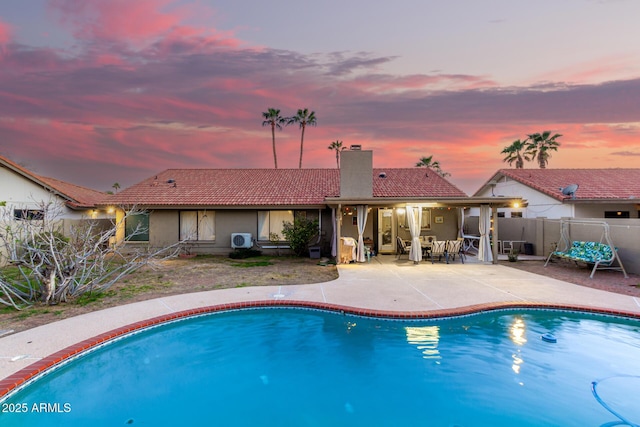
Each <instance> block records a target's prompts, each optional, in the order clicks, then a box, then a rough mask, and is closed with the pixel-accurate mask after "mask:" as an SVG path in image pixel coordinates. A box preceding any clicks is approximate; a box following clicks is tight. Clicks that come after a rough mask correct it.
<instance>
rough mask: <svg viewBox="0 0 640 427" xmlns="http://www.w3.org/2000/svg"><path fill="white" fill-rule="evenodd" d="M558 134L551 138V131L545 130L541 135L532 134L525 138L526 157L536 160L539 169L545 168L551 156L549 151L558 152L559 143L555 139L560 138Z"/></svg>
mask: <svg viewBox="0 0 640 427" xmlns="http://www.w3.org/2000/svg"><path fill="white" fill-rule="evenodd" d="M561 136H562V135H560V134H559V133H556V134H555V135H553V136H551V131H549V130H545V131H544V132H542V133H534V134H531V135H529V137H528V138H527V141H528V142H527V151H526V152H525V153H526V154H527V155H529V156H531V160H533V159H537V160H538V165H539V166H540V169H544V168H546V167H547V163H549V158H550V157H551V154H550V153H549V151H552V150H553V151H558V147H559V146H560V143H559V142H558V141H556V138H559V137H561Z"/></svg>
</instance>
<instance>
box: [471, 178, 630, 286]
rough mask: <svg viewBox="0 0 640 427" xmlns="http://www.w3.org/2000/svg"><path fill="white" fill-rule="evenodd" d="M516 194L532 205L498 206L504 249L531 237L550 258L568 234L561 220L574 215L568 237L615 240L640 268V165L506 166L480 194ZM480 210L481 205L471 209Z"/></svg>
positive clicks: (536, 248) (539, 252) (498, 196)
mask: <svg viewBox="0 0 640 427" xmlns="http://www.w3.org/2000/svg"><path fill="white" fill-rule="evenodd" d="M515 196H521V197H522V198H524V199H526V200H527V205H526V206H522V205H521V206H518V207H514V206H504V207H502V208H499V209H498V220H497V221H496V224H497V225H498V228H499V230H500V236H501V239H502V242H503V244H500V242H498V247H499V248H501V250H502V251H503V252H505V251H506V250H510V249H511V248H514V249H522V247H524V243H522V244H520V243H517V242H527V243H529V244H531V245H532V250H533V252H534V254H536V255H540V256H545V257H546V256H547V255H548V254H549V253H550V252H552V251H553V250H554V249H555V247H556V245H557V244H558V242H560V241H561V240H562V239H563V236H562V232H561V229H562V225H561V222H562V221H564V222H566V221H567V220H569V221H570V224H571V225H570V227H568V229H569V230H570V236H565V237H564V238H566V237H568V238H569V239H570V240H571V241H596V242H604V243H607V242H612V245H613V246H615V247H616V248H617V249H618V255H619V256H620V259H621V260H622V261H623V263H624V265H625V267H626V269H627V271H629V272H631V273H635V274H639V273H640V246H638V239H640V169H501V170H499V171H497V172H496V173H495V174H494V175H493V176H492V177H491V178H490V179H489V180H488V181H487V182H485V183H484V184H483V185H482V187H480V189H479V190H478V191H477V192H476V193H475V194H474V197H493V198H496V199H501V198H511V197H515ZM474 215H476V216H477V215H478V213H477V209H470V214H469V217H473V216H474ZM469 223H473V218H470V220H469ZM504 242H508V243H507V244H504ZM514 244H515V246H514Z"/></svg>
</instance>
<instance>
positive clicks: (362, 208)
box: [356, 205, 369, 262]
mask: <svg viewBox="0 0 640 427" xmlns="http://www.w3.org/2000/svg"><path fill="white" fill-rule="evenodd" d="M356 209H357V210H358V257H357V259H356V261H358V262H365V261H366V260H367V257H366V256H365V254H364V238H363V237H362V236H363V235H364V228H365V226H366V225H367V210H368V209H369V205H358V206H357V207H356Z"/></svg>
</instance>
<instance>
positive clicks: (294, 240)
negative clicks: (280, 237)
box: [282, 216, 318, 256]
mask: <svg viewBox="0 0 640 427" xmlns="http://www.w3.org/2000/svg"><path fill="white" fill-rule="evenodd" d="M282 226H283V228H282V234H284V237H285V238H286V239H287V241H288V242H289V246H290V247H291V250H292V251H293V253H294V254H296V255H297V256H308V255H309V253H308V252H307V251H308V249H309V242H310V241H311V239H312V238H313V237H314V236H317V235H318V221H317V220H313V221H312V220H310V219H307V218H305V217H303V216H296V217H295V218H294V219H293V223H290V222H286V221H285V222H284V223H283V225H282Z"/></svg>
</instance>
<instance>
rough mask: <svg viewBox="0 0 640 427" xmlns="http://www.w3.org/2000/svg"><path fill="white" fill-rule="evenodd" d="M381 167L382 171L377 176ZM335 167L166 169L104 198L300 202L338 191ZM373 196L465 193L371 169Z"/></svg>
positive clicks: (420, 176) (417, 173)
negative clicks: (381, 176) (382, 175)
mask: <svg viewBox="0 0 640 427" xmlns="http://www.w3.org/2000/svg"><path fill="white" fill-rule="evenodd" d="M382 172H384V173H385V174H386V175H387V177H386V178H380V177H379V174H380V173H382ZM339 193H340V173H339V171H338V169H168V170H165V171H164V172H161V173H159V174H158V175H156V176H152V177H150V178H148V179H146V180H144V181H142V182H140V183H138V184H135V185H133V186H131V187H129V188H126V189H124V190H122V191H120V192H119V193H118V194H115V195H113V196H110V197H109V198H108V199H105V203H111V204H123V205H134V204H135V205H140V206H301V205H307V206H309V205H314V206H321V205H324V204H326V202H325V198H327V197H338V196H339V195H340V194H339ZM373 196H374V197H466V196H467V195H466V194H465V193H464V192H462V191H461V190H459V189H458V188H457V187H455V186H454V185H453V184H451V183H449V182H448V181H447V180H445V179H443V178H441V177H439V176H438V175H437V174H435V173H433V172H431V173H428V176H427V170H426V169H420V168H411V169H374V171H373Z"/></svg>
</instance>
